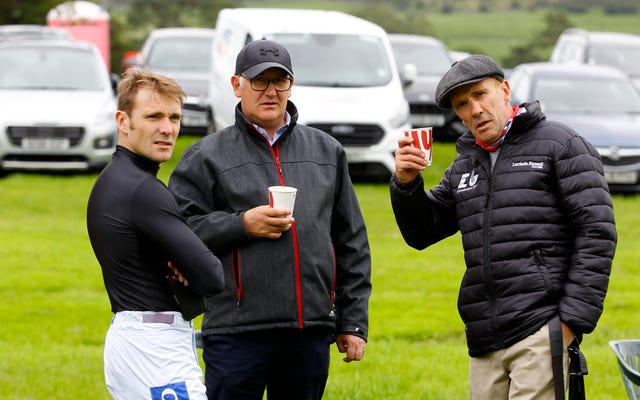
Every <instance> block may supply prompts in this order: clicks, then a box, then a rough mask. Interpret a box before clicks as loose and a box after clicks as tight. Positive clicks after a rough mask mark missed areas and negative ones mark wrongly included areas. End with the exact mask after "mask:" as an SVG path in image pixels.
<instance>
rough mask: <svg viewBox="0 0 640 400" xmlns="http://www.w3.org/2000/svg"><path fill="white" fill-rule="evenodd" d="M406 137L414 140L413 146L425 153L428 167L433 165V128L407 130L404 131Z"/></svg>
mask: <svg viewBox="0 0 640 400" xmlns="http://www.w3.org/2000/svg"><path fill="white" fill-rule="evenodd" d="M404 135H405V136H408V137H410V138H412V139H413V145H414V146H415V147H417V148H418V149H420V150H422V151H423V152H424V154H425V158H426V159H427V165H431V156H432V151H431V150H432V145H433V128H432V127H430V126H428V127H425V128H415V129H406V130H404Z"/></svg>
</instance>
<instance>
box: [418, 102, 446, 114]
mask: <svg viewBox="0 0 640 400" xmlns="http://www.w3.org/2000/svg"><path fill="white" fill-rule="evenodd" d="M409 110H410V111H411V114H446V113H447V111H445V110H443V109H440V108H438V106H436V105H435V104H430V103H410V104H409Z"/></svg>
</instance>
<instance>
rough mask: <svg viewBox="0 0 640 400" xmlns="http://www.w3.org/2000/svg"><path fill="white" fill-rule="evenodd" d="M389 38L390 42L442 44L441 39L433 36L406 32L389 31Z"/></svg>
mask: <svg viewBox="0 0 640 400" xmlns="http://www.w3.org/2000/svg"><path fill="white" fill-rule="evenodd" d="M389 40H390V41H391V43H393V42H403V43H422V44H424V43H427V44H433V45H436V46H443V43H442V41H441V40H440V39H438V38H435V37H433V36H424V35H413V34H406V33H390V34H389Z"/></svg>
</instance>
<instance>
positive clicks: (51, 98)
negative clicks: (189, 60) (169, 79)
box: [0, 39, 117, 173]
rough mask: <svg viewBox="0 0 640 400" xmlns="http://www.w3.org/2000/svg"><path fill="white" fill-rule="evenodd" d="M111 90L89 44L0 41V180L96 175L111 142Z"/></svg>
mask: <svg viewBox="0 0 640 400" xmlns="http://www.w3.org/2000/svg"><path fill="white" fill-rule="evenodd" d="M115 85H116V80H114V79H112V78H111V77H110V75H109V72H108V71H107V69H106V67H105V65H104V62H103V60H102V57H101V55H100V52H99V51H98V49H97V48H96V47H95V45H93V44H90V43H86V42H80V41H73V40H49V39H38V40H20V39H17V40H5V41H0V110H2V112H1V113H0V173H2V172H6V171H8V170H75V171H88V170H99V169H101V168H103V167H104V166H105V165H106V164H107V163H108V162H109V161H110V160H111V156H112V154H113V151H114V149H115V145H116V142H117V127H116V123H115V117H114V116H115V111H116V98H115Z"/></svg>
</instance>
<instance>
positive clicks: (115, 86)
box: [109, 73, 120, 94]
mask: <svg viewBox="0 0 640 400" xmlns="http://www.w3.org/2000/svg"><path fill="white" fill-rule="evenodd" d="M109 78H110V81H111V89H113V93H114V94H117V92H118V84H119V83H120V77H119V76H118V74H114V73H111V76H110V77H109Z"/></svg>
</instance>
